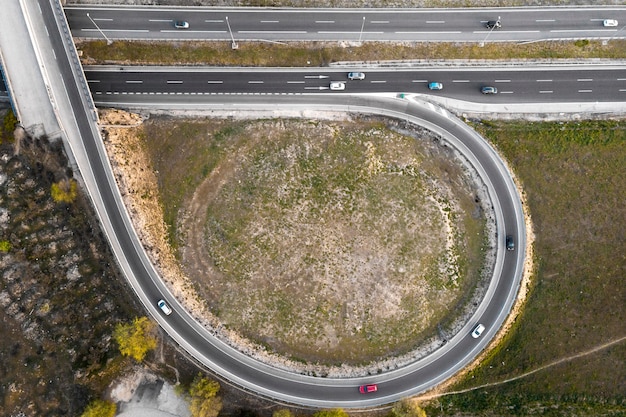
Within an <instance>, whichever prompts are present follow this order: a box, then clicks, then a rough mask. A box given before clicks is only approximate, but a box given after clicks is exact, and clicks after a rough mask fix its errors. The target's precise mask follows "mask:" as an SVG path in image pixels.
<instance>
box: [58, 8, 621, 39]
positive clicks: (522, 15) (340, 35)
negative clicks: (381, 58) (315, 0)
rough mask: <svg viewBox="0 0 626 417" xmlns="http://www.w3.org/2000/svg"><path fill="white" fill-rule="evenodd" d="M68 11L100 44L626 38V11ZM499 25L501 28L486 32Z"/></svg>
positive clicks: (79, 29) (75, 26) (79, 31)
mask: <svg viewBox="0 0 626 417" xmlns="http://www.w3.org/2000/svg"><path fill="white" fill-rule="evenodd" d="M65 11H66V15H67V18H68V20H69V22H70V27H71V28H72V34H73V35H74V36H76V37H82V38H97V39H102V38H103V37H107V38H109V39H207V40H229V41H230V40H233V39H234V40H235V42H238V41H246V40H261V41H263V40H265V41H289V40H294V41H303V40H308V41H312V40H324V41H337V40H340V41H356V42H358V41H430V42H434V41H446V42H458V41H465V42H483V41H489V42H492V41H493V42H495V41H536V40H548V39H572V38H577V39H578V38H580V39H582V38H584V39H591V38H602V39H611V38H624V37H626V31H624V30H622V29H623V28H624V24H626V7H624V6H610V7H553V8H471V9H456V8H455V9H395V10H394V9H326V10H324V9H272V8H259V9H254V8H240V9H224V8H193V7H189V8H181V7H179V8H159V7H154V6H150V7H98V6H93V7H91V6H89V7H88V6H71V7H66V8H65ZM87 13H89V16H87ZM227 18H228V19H227ZM498 18H500V21H501V24H502V28H501V29H496V30H489V29H487V28H486V27H485V23H486V22H487V21H489V20H497V19H498ZM604 19H616V20H618V21H619V22H620V23H621V25H618V26H617V27H604V26H603V24H602V22H603V20H604ZM176 20H183V21H187V22H188V23H189V28H188V29H176V28H175V27H174V21H176ZM229 26H230V29H229Z"/></svg>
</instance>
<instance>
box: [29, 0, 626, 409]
mask: <svg viewBox="0 0 626 417" xmlns="http://www.w3.org/2000/svg"><path fill="white" fill-rule="evenodd" d="M37 1H38V3H37V4H38V6H39V13H41V15H42V19H43V20H44V21H45V27H44V28H41V31H40V33H39V35H40V36H47V37H49V44H50V48H52V49H53V51H54V57H53V58H52V59H49V60H48V61H47V62H45V66H44V65H42V68H58V71H55V72H54V74H53V75H55V77H51V80H53V81H51V85H50V86H49V87H50V89H51V93H50V94H53V95H54V98H55V100H56V102H57V103H58V104H57V111H58V114H59V118H60V120H61V119H62V120H63V121H64V123H65V125H64V130H65V131H66V132H69V133H67V134H68V135H69V136H71V137H70V138H66V140H67V141H68V142H69V145H68V148H69V151H70V152H71V153H72V156H73V157H72V158H71V159H72V160H74V161H76V163H77V164H78V167H79V170H80V175H81V177H82V178H84V183H85V185H86V187H87V189H88V191H89V193H90V196H91V198H92V201H93V202H94V206H95V209H96V212H97V215H98V216H99V219H100V222H101V223H102V228H103V230H104V232H105V234H106V235H107V238H108V239H109V241H110V243H111V246H112V249H113V251H114V253H115V256H116V258H117V261H118V263H119V265H120V267H121V268H122V270H123V271H124V273H125V275H126V277H127V279H128V281H129V283H130V284H131V286H132V287H133V289H134V291H135V292H136V293H137V296H138V297H139V299H140V300H141V301H142V303H143V304H144V305H145V307H146V310H147V311H148V312H149V313H150V314H151V315H152V316H153V317H154V318H155V319H156V320H157V321H158V322H159V324H160V325H161V326H162V327H163V329H164V330H165V331H166V332H167V333H168V334H169V335H170V336H171V337H172V339H173V340H175V341H176V343H178V344H179V345H180V346H181V347H182V348H183V349H185V350H186V351H187V352H189V353H190V354H191V355H193V356H194V357H195V358H196V359H197V360H198V361H200V362H201V363H202V364H204V365H205V366H207V367H209V368H211V369H212V370H213V371H215V372H216V373H218V374H220V375H221V376H222V377H224V378H226V379H228V380H229V381H231V382H233V383H235V384H237V385H239V386H241V387H244V388H246V389H248V390H252V391H254V392H257V393H260V394H262V395H265V396H267V397H270V398H274V399H278V400H281V401H286V402H290V403H296V404H302V405H308V406H314V407H323V408H331V407H346V408H349V407H354V408H356V407H367V406H375V405H380V404H386V403H390V402H394V401H398V400H400V399H401V398H404V397H407V396H411V395H414V394H417V393H419V392H422V391H424V390H426V389H428V388H430V387H433V386H435V385H437V384H438V383H440V382H442V381H444V380H445V379H447V378H448V377H450V376H452V375H453V374H455V373H456V372H458V371H459V370H460V369H462V368H464V367H465V366H466V365H467V364H468V363H470V362H471V361H472V360H473V358H475V357H476V356H477V355H478V354H479V353H480V352H481V351H482V349H484V348H485V346H486V345H487V344H488V343H489V341H490V340H491V338H492V337H493V336H494V335H495V334H496V332H497V331H498V330H499V328H500V326H501V324H502V323H503V321H504V320H505V318H506V316H507V315H508V313H509V311H510V308H511V305H512V304H513V302H514V300H515V297H516V294H517V290H518V287H519V283H520V279H521V275H522V270H523V262H524V251H523V250H522V249H523V248H524V247H525V246H526V233H525V225H524V219H523V213H522V206H521V202H520V200H519V196H518V194H517V190H516V188H515V185H514V183H513V180H512V179H511V177H510V174H509V173H508V171H507V169H506V166H505V165H504V163H503V162H502V161H501V160H500V159H499V157H498V155H497V154H496V153H495V151H494V150H493V149H492V148H491V147H490V146H489V145H488V144H487V143H486V142H485V141H484V140H483V139H482V138H481V137H480V136H478V135H477V134H476V132H475V131H473V130H472V129H470V128H469V127H468V126H467V125H465V124H464V123H462V122H461V121H460V120H459V119H457V118H456V117H454V116H453V115H452V114H451V113H449V112H448V111H446V110H444V109H441V108H438V107H436V106H433V105H432V104H430V103H426V102H423V101H421V99H420V98H419V97H418V98H414V97H411V98H410V99H406V98H397V97H395V96H393V94H390V93H392V92H394V91H396V90H395V88H398V90H397V91H398V92H405V91H404V89H405V88H408V87H409V86H410V87H412V90H411V91H407V92H412V91H415V90H418V88H419V90H418V91H424V92H427V91H428V90H427V89H426V87H425V81H424V80H426V79H429V78H430V76H434V75H437V78H436V81H440V82H443V83H444V89H443V90H442V91H440V92H434V93H433V94H459V97H466V98H467V97H471V98H474V99H477V100H490V102H491V101H492V100H499V101H496V102H495V103H497V104H498V105H499V106H502V107H506V106H507V105H509V104H510V103H517V102H518V100H520V99H521V98H520V97H521V96H522V92H523V91H525V90H527V89H528V90H530V89H531V86H536V84H538V83H544V82H545V83H547V82H550V83H552V84H553V85H554V87H553V88H552V91H553V94H554V95H553V96H552V98H549V99H546V100H547V101H545V102H547V103H552V104H553V105H555V106H558V103H560V102H561V101H567V100H568V99H562V98H561V97H567V94H569V93H568V92H567V91H566V90H567V89H573V88H576V89H577V90H578V89H581V90H582V89H590V90H591V92H589V93H583V92H580V91H576V93H577V94H578V93H580V94H581V96H580V97H582V98H583V99H584V100H588V101H597V100H598V98H597V97H600V96H602V94H607V95H608V97H609V98H607V99H608V100H611V101H615V100H616V97H618V98H621V97H622V96H621V94H620V93H621V92H620V91H619V90H620V89H621V88H622V87H620V85H621V84H619V83H620V82H622V81H619V79H620V78H623V77H624V76H623V75H620V72H619V70H618V71H615V69H607V70H606V72H603V71H595V72H584V71H585V70H584V69H582V68H579V69H576V70H573V69H561V70H562V71H564V72H563V73H557V72H556V71H561V70H556V69H555V70H554V71H555V72H552V71H553V70H545V71H537V72H535V73H534V74H532V76H530V75H528V74H527V75H523V74H522V73H523V71H517V73H515V74H513V73H514V71H509V70H502V71H499V70H498V71H497V75H496V74H494V73H493V69H492V73H491V74H490V73H489V72H488V71H487V72H486V71H483V70H480V71H479V70H476V69H473V70H472V69H470V70H466V71H461V70H454V71H444V70H432V69H431V70H428V71H431V72H430V73H428V72H424V71H427V70H424V71H417V70H412V71H388V70H384V71H383V70H380V71H370V70H368V71H367V73H368V76H367V78H366V80H364V81H359V82H357V81H351V82H349V83H348V88H347V89H346V90H345V91H344V92H335V91H333V92H332V93H331V92H330V91H328V90H326V89H325V86H326V85H327V83H328V82H329V81H330V80H334V78H335V77H341V78H344V79H345V72H346V71H345V70H340V69H336V70H331V69H328V68H324V69H321V68H315V69H306V70H304V69H294V70H290V71H285V72H281V71H277V70H238V71H233V70H226V69H220V70H216V71H207V70H204V69H202V70H201V71H197V70H196V69H187V70H183V69H180V70H174V71H173V70H172V69H171V68H162V69H160V70H159V71H147V70H139V71H135V70H130V69H129V68H124V69H120V68H115V69H112V70H110V71H104V70H97V71H96V72H93V71H91V70H89V71H88V73H87V79H88V85H89V88H90V89H91V91H92V92H93V93H94V99H95V102H96V103H97V104H98V105H117V106H119V107H125V108H138V107H140V108H167V109H195V110H197V109H220V110H226V111H249V110H259V109H271V110H272V111H274V112H275V114H279V113H280V112H283V111H288V110H291V111H293V110H302V111H305V110H316V109H318V110H322V109H323V110H327V111H338V112H359V113H368V114H379V115H383V116H388V117H395V118H401V119H405V120H408V121H410V122H412V123H416V124H419V125H422V126H425V127H427V128H428V129H431V130H433V131H434V132H436V133H438V134H439V135H441V137H442V138H443V139H444V140H445V141H446V143H447V144H449V145H450V146H454V147H455V148H457V149H458V150H459V151H460V152H462V153H463V154H464V155H465V157H466V158H467V160H468V161H469V162H470V163H471V164H472V165H473V166H474V168H475V169H476V170H477V172H478V173H479V174H480V176H481V178H482V179H483V181H484V183H485V187H486V189H487V190H488V193H489V195H490V199H491V203H492V205H493V209H494V213H495V216H496V223H497V244H498V252H497V259H496V261H495V267H494V276H493V279H492V280H491V283H490V286H489V289H488V290H487V293H486V295H485V298H484V299H483V301H482V302H481V303H480V305H479V306H478V307H477V311H476V313H475V315H474V317H472V318H471V319H470V320H469V321H468V323H467V324H466V325H465V326H464V328H463V329H461V330H460V331H459V332H458V333H457V334H456V335H454V336H452V337H450V338H449V340H448V341H447V343H445V344H443V345H442V346H441V347H440V348H439V349H438V350H436V351H435V352H434V353H433V354H431V355H429V356H427V357H425V358H422V359H420V360H418V361H415V362H413V363H412V364H410V365H407V366H404V367H401V368H398V369H393V370H386V371H384V372H381V373H377V374H375V375H370V376H367V377H362V378H346V379H342V378H328V377H313V376H307V375H299V374H294V373H290V372H287V371H285V370H282V369H278V368H275V367H270V366H267V365H265V364H262V363H260V362H258V361H256V360H254V359H252V358H250V357H248V356H246V355H244V354H242V353H241V352H239V351H237V350H234V349H231V348H229V347H228V346H227V345H226V344H225V343H224V342H223V341H221V340H220V339H219V338H216V337H214V336H213V335H212V333H211V331H208V330H207V329H205V328H203V327H202V326H201V325H200V324H199V323H198V322H196V321H195V320H194V318H193V315H192V314H191V313H190V312H187V311H185V310H184V309H183V308H182V306H181V305H180V304H179V303H178V302H177V300H176V299H175V298H174V297H173V296H172V295H171V293H170V292H169V291H168V289H167V287H166V285H165V284H164V283H163V282H162V281H161V278H160V277H159V276H158V274H157V273H156V271H155V269H154V267H153V265H152V264H151V263H150V261H149V260H148V258H147V255H146V253H145V251H144V250H143V248H142V247H141V245H140V243H139V240H138V238H137V236H136V234H135V231H134V229H133V227H132V224H131V221H130V218H129V215H128V213H127V211H126V209H125V208H124V206H123V203H122V199H121V196H120V193H119V190H118V189H117V186H116V184H115V182H114V180H113V174H112V172H111V166H110V165H109V162H108V159H107V156H106V153H105V151H104V147H103V144H102V138H101V137H100V135H99V133H98V130H97V126H96V124H95V121H94V117H93V114H92V113H91V110H92V109H91V107H90V97H89V94H88V91H85V89H84V88H83V86H82V84H80V83H79V82H77V80H78V78H79V77H77V76H76V73H73V72H72V71H77V65H76V63H75V61H74V60H73V59H72V58H73V57H70V56H68V53H67V50H65V49H64V42H65V41H66V40H67V39H66V38H64V35H63V33H64V32H63V30H62V29H60V28H59V27H58V24H57V22H56V21H55V18H54V10H55V9H53V8H52V7H51V4H53V0H37ZM98 10H100V9H98ZM123 10H126V12H125V13H122V12H120V11H117V13H118V14H120V15H121V14H126V15H127V18H128V19H131V20H132V19H137V21H136V22H132V21H131V22H128V21H127V22H126V23H124V24H123V26H124V27H125V28H127V26H125V25H128V24H131V23H135V26H133V25H131V26H130V27H138V26H137V25H138V24H139V21H140V20H142V19H144V17H142V16H140V13H135V12H133V13H129V11H128V10H129V9H123ZM155 10H157V11H158V13H160V14H159V15H156V17H154V18H153V19H161V20H163V19H164V16H165V14H164V13H165V12H164V11H163V10H162V9H155ZM190 10H191V9H185V11H182V12H175V13H176V14H181V15H182V14H184V13H188V12H189V13H190V15H189V16H181V18H185V19H187V18H189V19H190V20H191V17H193V16H195V17H198V18H205V17H203V16H201V15H200V13H191V12H190ZM203 10H207V9H203ZM210 10H211V12H215V9H210ZM559 10H560V11H561V13H564V14H567V13H565V12H563V11H564V10H565V11H566V10H567V9H559ZM586 10H587V11H588V12H589V13H591V12H593V13H596V12H594V11H593V10H595V9H593V8H589V9H586ZM604 10H607V9H604ZM248 12H250V11H248ZM334 12H336V11H334ZM357 12H358V13H365V12H363V11H357ZM439 12H442V11H438V12H437V13H439ZM479 12H484V10H482V11H480V10H474V11H472V12H471V13H479ZM504 12H507V10H503V11H502V14H503V16H502V19H504V16H505V15H504ZM90 13H92V14H93V15H94V16H92V17H98V18H99V19H100V16H96V15H95V14H96V12H95V11H94V12H90ZM98 13H100V12H98ZM167 13H169V14H170V15H171V14H173V13H174V12H173V9H168V11H167ZM207 13H209V12H208V11H207ZM229 13H230V11H229ZM324 13H325V16H328V14H327V13H328V12H324ZM455 13H456V10H455ZM463 13H465V12H463ZM467 13H470V12H467ZM471 13H470V14H471ZM511 13H513V11H511ZM518 13H521V14H524V13H525V12H524V11H523V10H522V11H518ZM597 14H598V16H600V15H601V14H600V12H597ZM543 15H544V16H547V15H548V11H546V12H545V13H544V14H543ZM233 16H235V15H233ZM465 16H469V15H465ZM506 16H508V15H506ZM577 16H578V15H577V14H576V13H574V15H573V16H570V18H569V19H570V20H572V19H574V18H577ZM614 16H615V14H614V15H613V16H612V17H614ZM195 17H194V18H195ZM473 17H474V18H479V16H477V15H474V16H473ZM508 17H510V16H508ZM294 18H295V17H294ZM320 18H321V17H320ZM326 18H328V17H326ZM376 18H377V19H378V18H380V19H383V17H376ZM459 18H460V19H464V17H459ZM482 18H483V17H480V19H482ZM594 18H595V17H594ZM169 19H171V17H169ZM216 19H217V17H216ZM264 19H265V18H264ZM429 19H430V17H429ZM455 19H456V17H455ZM585 19H590V17H589V15H586V16H585ZM206 20H211V19H210V18H209V17H206ZM361 20H362V17H361ZM101 22H106V21H101ZM153 23H155V24H156V23H158V24H163V23H167V22H160V23H159V22H153ZM370 23H373V21H370ZM597 23H598V22H595V23H594V25H595V24H597ZM70 24H71V25H72V26H74V24H75V23H74V22H73V21H71V20H70ZM169 24H171V21H169ZM195 24H196V22H195V21H193V22H192V25H195ZM366 24H367V21H366ZM381 24H382V23H381ZM568 24H570V23H568ZM193 27H194V26H192V29H193ZM590 27H591V26H590ZM37 29H40V28H37ZM44 29H45V33H46V35H43V32H44ZM75 30H76V29H74V31H75ZM127 30H128V29H123V30H122V32H123V31H127ZM122 32H120V34H122V35H123V33H122ZM483 32H484V31H483ZM158 33H160V32H157V31H155V32H154V34H155V35H156V34H158ZM186 33H191V32H186ZM237 33H239V32H237ZM498 33H504V31H501V32H498ZM149 35H153V33H149ZM352 35H353V34H351V36H352ZM42 55H45V54H42ZM50 55H52V54H50ZM42 59H43V58H42ZM50 71H53V70H50ZM78 71H80V69H78ZM455 71H456V72H455ZM567 71H583V72H580V73H577V72H574V73H573V74H569V72H567ZM505 72H506V73H507V76H506V77H505V76H504V75H503V73H505ZM285 73H288V74H291V75H290V76H289V77H287V76H285ZM473 73H476V74H473ZM518 73H519V74H518ZM207 74H210V77H214V78H207V77H208V76H207ZM292 75H293V78H290V77H291V76H292ZM509 75H510V77H509ZM261 76H262V77H265V78H260V77H261ZM539 76H542V77H543V76H545V77H546V78H545V79H542V81H539V79H538V78H537V77H539ZM57 77H58V81H57ZM133 77H134V78H133ZM237 77H239V78H237ZM307 77H312V78H307ZM323 77H328V78H323ZM524 77H526V78H524ZM548 77H549V78H548ZM562 77H563V79H564V80H562V79H561V78H562ZM548 79H551V81H547V80H548ZM506 80H509V81H506ZM220 81H221V83H220ZM261 81H262V82H261ZM287 81H297V82H294V83H289V82H287ZM302 81H304V83H302ZM455 81H456V82H455ZM491 82H493V83H497V84H496V85H497V86H498V88H499V89H500V90H501V93H500V94H498V95H497V96H493V97H484V96H482V95H481V94H480V93H478V91H477V89H478V87H479V86H480V85H481V84H482V83H491ZM561 82H564V83H568V84H567V85H568V87H567V88H565V87H563V88H561V84H560V83H561ZM266 83H267V85H266ZM611 83H613V84H614V85H617V91H615V88H612V87H610V84H611ZM270 84H271V85H270ZM579 85H587V86H589V87H578V86H579ZM268 86H269V88H268ZM574 86H576V87H574ZM306 87H313V89H312V90H307V89H306ZM557 87H558V88H557ZM219 88H223V90H221V91H220V90H218V89H219ZM264 88H267V90H263V89H264ZM378 88H380V89H378ZM509 88H510V91H511V92H510V93H508V91H509ZM541 88H543V87H541ZM308 91H311V93H308ZM376 92H380V93H384V94H371V93H376ZM131 93H132V94H131ZM529 94H532V95H534V96H535V98H532V99H529V100H531V101H533V100H536V99H538V97H545V94H548V93H542V92H541V91H537V90H536V89H535V90H533V91H531V92H530V93H529ZM569 100H578V99H577V98H570V99H569ZM66 101H67V102H68V103H69V105H68V107H69V106H71V108H70V109H69V110H71V112H70V111H68V110H67V109H66V107H65V104H64V103H65V102H66ZM620 101H623V98H621V99H620ZM538 110H539V109H538ZM68 118H69V120H70V122H67V120H68ZM74 131H76V132H77V133H74ZM506 234H511V235H513V236H514V237H515V239H516V241H517V248H518V250H515V251H506V250H505V249H504V236H505V235H506ZM160 298H165V299H166V300H167V301H168V303H169V304H170V305H171V306H172V308H173V310H174V312H173V314H172V315H170V316H164V315H163V314H162V313H161V311H160V310H159V309H158V308H157V307H156V301H157V300H158V299H160ZM477 323H482V324H484V325H485V326H486V330H485V332H484V333H483V335H482V336H481V337H480V338H478V339H474V338H472V337H471V336H470V332H471V330H472V328H473V327H474V326H475V325H476V324H477ZM372 382H375V383H378V384H379V390H378V392H376V393H373V394H370V395H367V396H364V395H361V394H359V393H358V389H357V387H358V386H359V385H361V384H364V383H372Z"/></svg>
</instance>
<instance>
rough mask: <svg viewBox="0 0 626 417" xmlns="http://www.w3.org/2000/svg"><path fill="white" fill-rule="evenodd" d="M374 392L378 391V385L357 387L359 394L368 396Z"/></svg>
mask: <svg viewBox="0 0 626 417" xmlns="http://www.w3.org/2000/svg"><path fill="white" fill-rule="evenodd" d="M376 391H378V385H376V384H367V385H361V386H360V387H359V392H360V393H361V394H369V393H370V392H376Z"/></svg>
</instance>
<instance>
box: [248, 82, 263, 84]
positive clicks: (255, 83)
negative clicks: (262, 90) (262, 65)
mask: <svg viewBox="0 0 626 417" xmlns="http://www.w3.org/2000/svg"><path fill="white" fill-rule="evenodd" d="M248 84H263V81H248Z"/></svg>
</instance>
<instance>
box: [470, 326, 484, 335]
mask: <svg viewBox="0 0 626 417" xmlns="http://www.w3.org/2000/svg"><path fill="white" fill-rule="evenodd" d="M484 331H485V326H483V325H482V324H479V325H478V326H476V327H474V330H473V331H472V337H473V338H474V339H478V338H479V337H480V335H481V334H483V332H484Z"/></svg>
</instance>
